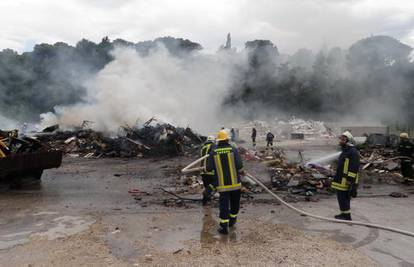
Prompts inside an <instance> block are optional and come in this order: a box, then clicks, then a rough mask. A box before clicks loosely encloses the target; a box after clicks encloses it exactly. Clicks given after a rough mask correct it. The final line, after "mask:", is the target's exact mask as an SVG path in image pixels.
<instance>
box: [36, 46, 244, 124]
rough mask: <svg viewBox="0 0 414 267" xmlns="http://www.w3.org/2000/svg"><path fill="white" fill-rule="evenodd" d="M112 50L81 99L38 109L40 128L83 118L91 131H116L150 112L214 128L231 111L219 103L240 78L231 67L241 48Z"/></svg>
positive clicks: (167, 119)
mask: <svg viewBox="0 0 414 267" xmlns="http://www.w3.org/2000/svg"><path fill="white" fill-rule="evenodd" d="M112 55H113V57H114V60H113V61H111V62H110V63H108V64H107V65H106V66H105V67H104V68H103V69H102V70H101V71H100V72H99V73H97V75H96V76H95V77H93V78H92V79H90V80H89V81H88V82H87V83H86V84H85V87H86V88H87V93H86V96H85V97H84V98H83V101H82V102H81V103H77V104H74V105H66V106H57V107H55V109H54V110H55V111H54V112H53V113H51V112H49V113H46V114H42V115H41V117H42V121H41V126H42V127H43V126H48V125H51V124H55V123H57V124H60V126H61V127H63V128H71V127H75V126H79V125H81V123H82V121H83V120H88V121H92V122H93V128H94V129H96V130H101V131H108V132H115V131H116V130H117V129H118V127H119V126H121V125H125V124H128V125H135V124H136V123H137V122H140V123H143V122H145V121H146V120H148V119H150V118H152V117H155V118H156V119H158V120H161V121H164V122H168V123H171V124H175V125H180V126H190V127H192V128H195V129H196V130H198V131H207V130H211V129H212V128H218V127H219V126H221V124H222V123H225V122H226V119H228V117H226V116H227V115H228V114H230V113H226V114H225V113H224V111H223V109H222V103H223V100H224V98H225V97H226V96H227V94H228V92H229V89H230V88H231V86H232V85H233V84H234V81H235V80H237V79H239V78H238V73H240V72H239V71H236V70H238V69H239V68H242V66H245V65H246V63H245V61H246V57H245V55H244V53H240V54H237V55H236V54H234V53H233V54H231V53H224V52H223V53H217V54H214V55H208V54H201V53H191V54H189V55H187V56H183V57H175V56H173V55H171V54H170V53H169V52H168V51H167V49H165V48H164V47H163V46H162V45H160V46H158V47H157V48H156V49H154V50H152V51H151V52H150V54H149V55H148V56H141V55H140V54H138V53H137V52H136V50H134V49H130V48H116V49H115V50H114V51H113V53H112ZM233 115H234V114H233Z"/></svg>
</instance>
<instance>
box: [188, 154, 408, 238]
mask: <svg viewBox="0 0 414 267" xmlns="http://www.w3.org/2000/svg"><path fill="white" fill-rule="evenodd" d="M207 157H208V155H206V156H204V157H202V158H199V159H197V160H196V161H194V162H192V163H190V164H189V165H188V166H187V167H185V168H184V169H182V170H181V172H182V173H191V172H197V171H201V170H202V169H203V167H194V166H195V165H196V164H198V163H200V162H201V161H202V160H203V159H205V158H207ZM246 176H248V177H249V178H250V179H252V180H253V181H254V182H256V183H257V184H258V185H259V186H261V187H262V188H263V189H264V190H265V191H266V192H267V193H269V194H270V195H271V196H273V197H274V198H275V199H277V200H278V201H279V202H280V203H282V204H283V205H285V206H286V207H288V208H289V209H291V210H293V211H295V212H297V213H299V214H302V215H305V216H308V217H311V218H315V219H318V220H322V221H327V222H333V223H345V224H348V225H361V226H366V227H371V228H377V229H381V230H385V231H390V232H394V233H399V234H403V235H407V236H411V237H414V233H412V232H408V231H405V230H401V229H397V228H393V227H387V226H383V225H379V224H373V223H365V222H359V221H346V220H338V219H331V218H326V217H322V216H318V215H314V214H311V213H308V212H306V211H303V210H300V209H298V208H296V207H294V206H292V205H290V204H289V203H287V202H286V201H284V200H283V199H282V198H280V197H279V196H278V195H276V194H275V193H274V192H273V191H271V190H270V189H269V188H267V187H266V186H265V185H264V184H263V183H262V182H261V181H260V180H259V179H257V178H256V177H254V176H253V175H251V174H249V173H246Z"/></svg>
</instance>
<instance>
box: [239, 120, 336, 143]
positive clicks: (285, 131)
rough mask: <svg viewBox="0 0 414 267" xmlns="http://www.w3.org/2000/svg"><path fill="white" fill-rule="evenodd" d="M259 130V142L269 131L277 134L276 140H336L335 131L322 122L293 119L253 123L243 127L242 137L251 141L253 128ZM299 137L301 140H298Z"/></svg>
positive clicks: (241, 129)
mask: <svg viewBox="0 0 414 267" xmlns="http://www.w3.org/2000/svg"><path fill="white" fill-rule="evenodd" d="M253 127H255V128H256V130H257V140H265V136H266V133H267V131H269V130H270V131H271V132H272V133H273V134H275V137H276V139H313V138H334V137H335V134H334V133H333V130H332V129H330V128H329V127H327V126H326V125H325V124H324V122H322V121H313V120H303V119H298V118H296V117H292V118H290V119H289V120H280V119H278V118H275V119H274V120H273V122H271V123H268V122H265V121H258V120H257V121H252V122H249V123H246V124H243V125H241V127H240V135H241V136H242V138H243V139H245V140H249V139H250V135H251V131H252V128H253ZM298 136H299V138H297V137H298Z"/></svg>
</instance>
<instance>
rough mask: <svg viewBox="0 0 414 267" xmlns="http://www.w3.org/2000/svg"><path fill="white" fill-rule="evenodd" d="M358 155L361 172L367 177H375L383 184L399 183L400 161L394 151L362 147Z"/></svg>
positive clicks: (383, 148)
mask: <svg viewBox="0 0 414 267" xmlns="http://www.w3.org/2000/svg"><path fill="white" fill-rule="evenodd" d="M360 154H361V171H362V172H363V173H364V174H366V175H367V176H368V177H370V176H374V175H375V176H377V177H380V179H381V180H383V181H385V182H389V183H395V182H400V180H401V178H402V176H401V174H400V164H399V162H400V159H399V157H398V153H397V152H396V150H395V149H391V148H385V147H375V148H372V147H364V148H363V149H361V150H360Z"/></svg>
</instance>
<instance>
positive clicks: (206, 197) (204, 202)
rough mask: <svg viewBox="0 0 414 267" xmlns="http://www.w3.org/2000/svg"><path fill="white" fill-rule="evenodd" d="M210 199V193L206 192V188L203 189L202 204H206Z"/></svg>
mask: <svg viewBox="0 0 414 267" xmlns="http://www.w3.org/2000/svg"><path fill="white" fill-rule="evenodd" d="M210 201H211V193H210V192H207V190H204V192H203V200H202V202H203V206H205V205H207V204H208V202H210Z"/></svg>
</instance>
